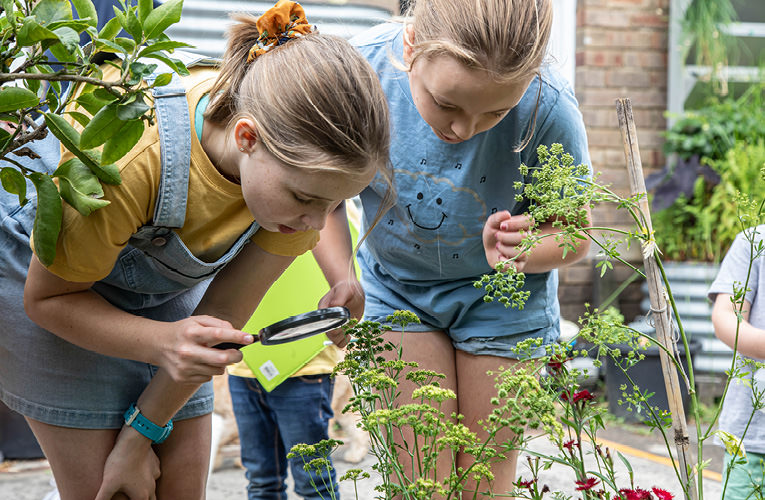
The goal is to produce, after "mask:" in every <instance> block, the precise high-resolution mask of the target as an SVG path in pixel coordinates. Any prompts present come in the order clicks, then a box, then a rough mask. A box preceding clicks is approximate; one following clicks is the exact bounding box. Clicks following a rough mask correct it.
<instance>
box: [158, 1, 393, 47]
mask: <svg viewBox="0 0 765 500" xmlns="http://www.w3.org/2000/svg"><path fill="white" fill-rule="evenodd" d="M273 5H274V2H257V1H246V0H224V1H211V0H184V2H183V13H182V14H181V20H180V22H179V23H177V24H174V25H172V26H171V27H170V28H168V30H167V31H166V33H167V35H168V36H169V37H170V38H172V39H173V40H178V41H181V42H186V43H190V44H192V45H194V46H195V47H196V49H194V50H195V51H196V52H200V53H202V54H205V55H208V56H211V57H221V56H222V55H223V51H224V50H225V47H226V39H225V38H224V36H223V35H224V33H225V31H226V28H227V27H228V26H229V25H230V24H231V20H230V19H229V17H228V14H229V13H230V12H247V13H250V14H254V15H260V14H262V13H263V12H265V11H266V10H267V9H269V8H270V7H272V6H273ZM302 5H303V7H304V8H305V10H306V13H307V15H308V20H309V21H310V22H311V23H313V24H315V25H316V26H317V27H318V28H319V31H320V32H322V33H327V34H332V35H338V36H342V37H344V38H350V37H352V36H354V35H356V34H358V33H361V32H362V31H364V30H366V29H368V28H370V27H371V26H375V25H377V24H380V23H384V22H386V21H388V20H390V18H391V12H390V11H388V10H386V9H383V8H380V7H374V6H366V5H353V4H342V5H341V4H331V3H316V4H313V3H308V2H302Z"/></svg>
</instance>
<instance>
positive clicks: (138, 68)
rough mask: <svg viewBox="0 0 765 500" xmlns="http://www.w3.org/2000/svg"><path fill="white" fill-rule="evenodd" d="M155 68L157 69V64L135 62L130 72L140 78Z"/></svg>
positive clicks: (131, 65)
mask: <svg viewBox="0 0 765 500" xmlns="http://www.w3.org/2000/svg"><path fill="white" fill-rule="evenodd" d="M155 69H157V65H156V64H145V63H142V62H134V63H131V64H130V72H131V73H133V74H134V75H135V76H138V77H140V78H144V77H146V76H149V75H150V74H152V72H154V70H155Z"/></svg>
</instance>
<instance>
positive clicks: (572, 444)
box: [563, 439, 579, 453]
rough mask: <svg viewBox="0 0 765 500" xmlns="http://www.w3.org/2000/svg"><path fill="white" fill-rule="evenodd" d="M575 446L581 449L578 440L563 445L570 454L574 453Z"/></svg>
mask: <svg viewBox="0 0 765 500" xmlns="http://www.w3.org/2000/svg"><path fill="white" fill-rule="evenodd" d="M574 446H576V447H577V448H579V443H577V442H576V440H574V439H572V440H571V441H566V442H565V443H563V447H564V448H566V449H567V450H568V451H569V452H570V453H573V451H574Z"/></svg>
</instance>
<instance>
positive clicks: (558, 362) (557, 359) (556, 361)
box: [547, 355, 571, 372]
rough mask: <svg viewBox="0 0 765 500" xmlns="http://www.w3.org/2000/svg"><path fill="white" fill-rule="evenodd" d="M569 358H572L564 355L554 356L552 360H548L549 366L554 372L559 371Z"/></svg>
mask: <svg viewBox="0 0 765 500" xmlns="http://www.w3.org/2000/svg"><path fill="white" fill-rule="evenodd" d="M569 359H571V358H569V357H566V356H562V355H561V356H554V357H552V358H550V361H548V362H547V367H548V368H549V369H550V370H552V371H554V372H559V371H561V370H562V369H563V363H565V362H566V361H568V360H569Z"/></svg>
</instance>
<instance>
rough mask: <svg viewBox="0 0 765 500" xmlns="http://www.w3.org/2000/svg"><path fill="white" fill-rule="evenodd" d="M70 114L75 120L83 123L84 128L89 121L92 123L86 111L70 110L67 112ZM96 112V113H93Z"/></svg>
mask: <svg viewBox="0 0 765 500" xmlns="http://www.w3.org/2000/svg"><path fill="white" fill-rule="evenodd" d="M67 114H68V115H69V116H71V117H72V118H74V121H76V122H77V123H79V124H80V125H82V127H83V128H84V127H85V126H86V125H87V124H88V123H90V117H89V116H88V115H86V114H85V113H80V112H79V111H69V112H68V113H67ZM93 114H95V113H93Z"/></svg>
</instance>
